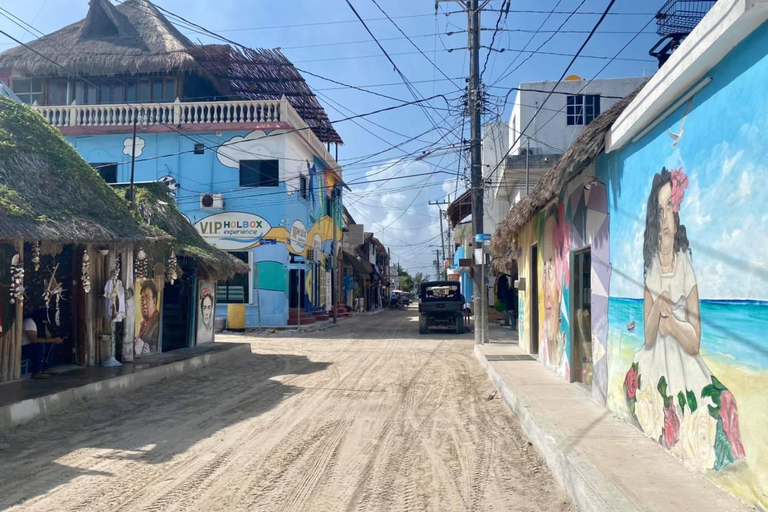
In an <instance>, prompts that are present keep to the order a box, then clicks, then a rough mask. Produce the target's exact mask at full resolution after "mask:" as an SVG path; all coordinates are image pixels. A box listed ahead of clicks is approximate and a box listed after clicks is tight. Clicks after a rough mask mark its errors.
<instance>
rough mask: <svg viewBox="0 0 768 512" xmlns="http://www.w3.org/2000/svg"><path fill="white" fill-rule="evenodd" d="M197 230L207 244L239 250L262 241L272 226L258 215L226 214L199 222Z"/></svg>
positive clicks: (218, 214) (196, 225)
mask: <svg viewBox="0 0 768 512" xmlns="http://www.w3.org/2000/svg"><path fill="white" fill-rule="evenodd" d="M195 229H197V232H198V233H200V236H202V237H203V238H204V239H205V241H206V242H208V243H209V244H211V245H213V246H215V247H218V248H219V249H224V250H238V249H246V248H248V247H251V246H252V245H253V244H255V243H256V242H258V241H259V240H261V239H262V238H263V237H264V235H265V234H267V233H268V232H269V230H270V229H272V226H270V225H269V222H267V220H266V219H264V218H263V217H259V216H258V215H252V214H250V213H237V212H225V213H217V214H215V215H211V216H208V217H206V218H204V219H202V220H200V221H198V222H197V223H196V224H195Z"/></svg>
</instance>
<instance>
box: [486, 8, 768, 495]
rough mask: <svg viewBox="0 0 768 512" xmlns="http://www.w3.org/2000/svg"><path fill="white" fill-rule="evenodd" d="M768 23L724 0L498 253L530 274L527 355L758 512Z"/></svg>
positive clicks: (765, 439) (571, 155)
mask: <svg viewBox="0 0 768 512" xmlns="http://www.w3.org/2000/svg"><path fill="white" fill-rule="evenodd" d="M767 19H768V3H766V2H762V1H761V2H746V1H743V0H721V1H720V2H717V3H716V4H715V5H714V7H712V9H711V10H710V11H709V13H708V14H707V15H706V16H705V17H704V18H703V20H702V21H701V23H699V25H698V26H697V27H696V28H695V29H694V30H693V31H692V32H691V34H690V35H689V36H688V38H687V39H685V41H684V42H683V43H682V44H681V45H680V47H679V48H677V50H675V51H674V53H672V55H671V56H670V57H669V59H668V60H667V61H666V62H665V63H664V65H663V66H662V67H661V68H660V69H659V70H658V71H657V73H656V74H655V75H654V76H653V77H652V78H650V79H648V80H647V82H646V83H644V84H643V85H642V86H640V87H639V88H638V90H636V91H635V92H634V93H633V94H631V95H629V96H628V97H626V98H625V99H624V100H622V101H620V102H618V103H616V104H615V105H614V106H613V107H612V108H610V109H609V110H607V111H606V112H604V113H603V114H602V115H600V116H599V117H597V118H596V119H595V120H594V121H592V122H591V123H589V125H588V126H587V127H586V128H585V130H584V132H583V133H582V134H581V135H580V136H579V137H578V139H576V141H575V142H574V144H573V145H572V146H571V147H570V148H569V149H568V150H567V151H566V152H565V153H564V154H563V155H562V156H561V157H560V159H559V160H558V161H557V163H556V164H555V165H554V166H553V167H551V168H550V169H549V170H548V171H547V172H546V173H545V174H544V175H543V177H542V178H541V180H539V182H538V183H537V184H536V186H535V187H534V188H533V190H532V191H531V193H530V194H529V195H528V196H526V197H525V198H524V199H522V200H521V201H519V202H517V203H516V204H514V205H513V206H512V208H511V210H510V212H509V215H508V216H507V218H506V219H505V220H503V221H502V222H501V223H500V224H499V225H498V227H497V229H496V231H495V233H494V237H493V242H492V249H493V253H494V265H495V266H496V268H497V270H498V271H502V272H503V271H505V269H508V268H511V267H512V266H515V268H517V270H518V272H519V281H518V283H517V292H518V297H519V310H518V311H519V319H518V320H519V326H520V327H519V329H520V331H519V332H520V344H521V347H523V348H524V349H525V350H527V351H528V352H530V353H532V354H538V357H539V359H540V361H541V362H542V363H543V364H545V365H547V366H548V367H549V368H551V369H552V370H553V371H554V372H557V374H558V375H559V376H561V377H562V378H563V379H565V380H567V381H569V382H574V383H578V384H580V385H583V386H585V387H586V388H587V389H588V390H589V391H590V393H591V394H592V397H593V398H594V399H595V400H597V401H598V402H600V403H601V404H604V405H605V406H606V407H607V408H608V409H610V410H611V411H612V412H613V413H615V414H616V415H618V416H619V417H621V418H623V419H624V420H626V421H627V422H630V423H631V424H633V425H635V426H636V427H637V428H639V429H641V430H642V432H643V433H645V435H647V436H648V437H649V438H650V439H652V440H653V441H654V442H656V443H658V444H659V445H660V446H662V447H663V448H664V449H665V450H667V451H669V452H670V454H672V455H674V456H676V457H678V458H680V459H682V460H683V461H684V462H685V464H686V465H687V466H689V467H691V468H695V469H696V470H698V471H701V472H702V473H703V474H705V475H706V476H707V477H708V478H710V479H711V480H712V481H714V482H715V483H716V484H717V485H719V486H720V487H722V488H724V489H726V490H728V491H730V492H732V493H733V494H735V495H736V496H737V497H739V498H740V499H741V500H743V501H744V502H746V503H747V504H750V505H753V506H758V508H759V507H762V508H766V507H768V430H767V429H766V427H765V425H766V421H767V420H768V392H767V391H766V389H768V340H767V338H766V333H768V291H767V290H768V287H767V286H766V285H768V245H767V244H766V239H768V237H766V234H768V231H766V225H768V224H766V222H767V221H768V209H767V207H766V205H767V204H768V192H766V188H765V187H764V186H763V185H762V184H763V183H764V182H765V180H766V177H768V171H767V170H766V166H765V157H764V156H765V154H766V152H767V151H768V142H767V141H768V139H766V133H768V99H767V98H766V96H765V85H764V84H765V83H766V80H768V23H767V22H766V20H767ZM638 449H643V448H642V447H638ZM628 463H630V462H628Z"/></svg>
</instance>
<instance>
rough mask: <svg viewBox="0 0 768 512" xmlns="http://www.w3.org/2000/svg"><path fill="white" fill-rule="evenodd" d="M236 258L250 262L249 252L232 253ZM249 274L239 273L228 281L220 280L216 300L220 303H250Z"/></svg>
mask: <svg viewBox="0 0 768 512" xmlns="http://www.w3.org/2000/svg"><path fill="white" fill-rule="evenodd" d="M230 254H231V255H232V256H234V257H235V258H237V259H239V260H242V261H244V262H245V263H248V253H247V252H232V253H230ZM249 283H250V277H249V274H237V275H235V277H233V278H232V279H230V280H228V281H219V286H218V287H217V288H216V300H217V302H219V303H220V304H248V303H249V302H250V288H251V287H250V286H249Z"/></svg>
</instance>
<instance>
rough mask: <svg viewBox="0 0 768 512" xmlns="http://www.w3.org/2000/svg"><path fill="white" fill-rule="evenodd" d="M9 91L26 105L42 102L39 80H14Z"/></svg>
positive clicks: (41, 86)
mask: <svg viewBox="0 0 768 512" xmlns="http://www.w3.org/2000/svg"><path fill="white" fill-rule="evenodd" d="M11 89H13V92H15V93H16V96H18V97H19V99H20V100H21V101H23V102H24V103H26V104H27V105H32V104H33V103H34V102H37V104H38V105H40V104H42V102H43V81H42V80H41V79H40V78H14V79H13V85H12V86H11Z"/></svg>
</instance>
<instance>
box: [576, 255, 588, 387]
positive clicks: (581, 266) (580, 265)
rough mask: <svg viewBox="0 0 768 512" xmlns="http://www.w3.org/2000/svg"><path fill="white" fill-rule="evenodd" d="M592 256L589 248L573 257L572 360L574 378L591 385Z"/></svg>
mask: <svg viewBox="0 0 768 512" xmlns="http://www.w3.org/2000/svg"><path fill="white" fill-rule="evenodd" d="M591 269H592V257H591V253H590V250H589V249H585V250H583V251H579V252H577V253H575V254H574V256H573V265H572V266H571V273H572V274H571V282H572V283H573V295H571V318H572V320H571V325H573V326H574V327H575V328H574V329H573V360H572V362H571V367H572V368H573V369H574V372H573V373H572V375H573V378H574V380H576V381H577V382H580V383H582V384H584V385H585V386H588V387H591V386H592V371H593V369H592V317H591V309H592V308H591V302H592V287H591Z"/></svg>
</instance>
